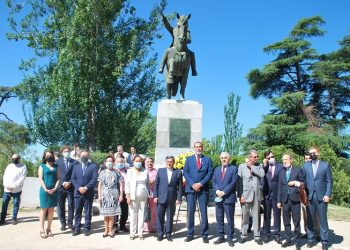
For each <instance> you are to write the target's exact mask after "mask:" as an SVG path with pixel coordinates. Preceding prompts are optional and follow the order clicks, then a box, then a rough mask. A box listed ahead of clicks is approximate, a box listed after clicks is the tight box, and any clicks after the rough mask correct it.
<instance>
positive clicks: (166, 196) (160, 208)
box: [153, 156, 182, 241]
mask: <svg viewBox="0 0 350 250" xmlns="http://www.w3.org/2000/svg"><path fill="white" fill-rule="evenodd" d="M165 162H166V168H159V169H158V172H157V176H156V179H155V182H154V190H153V197H154V198H155V199H154V201H155V202H157V234H158V237H157V240H158V241H161V240H163V235H164V217H165V213H166V227H165V234H166V238H167V240H168V241H173V240H172V238H171V233H172V231H173V221H174V214H175V209H176V205H178V204H180V201H181V199H182V172H181V170H178V169H173V166H174V164H175V158H174V156H167V157H166V158H165ZM175 204H176V205H175Z"/></svg>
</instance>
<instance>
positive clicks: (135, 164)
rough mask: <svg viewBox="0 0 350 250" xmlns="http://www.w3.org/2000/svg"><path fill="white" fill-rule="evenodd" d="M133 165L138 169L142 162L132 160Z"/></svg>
mask: <svg viewBox="0 0 350 250" xmlns="http://www.w3.org/2000/svg"><path fill="white" fill-rule="evenodd" d="M134 167H135V168H137V169H140V168H141V167H142V162H134Z"/></svg>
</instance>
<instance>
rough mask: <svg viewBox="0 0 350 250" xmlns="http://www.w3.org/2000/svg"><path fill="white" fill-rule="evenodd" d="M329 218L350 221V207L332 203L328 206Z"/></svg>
mask: <svg viewBox="0 0 350 250" xmlns="http://www.w3.org/2000/svg"><path fill="white" fill-rule="evenodd" d="M328 218H329V219H331V220H339V221H350V208H347V207H340V206H336V205H333V204H330V205H329V206H328Z"/></svg>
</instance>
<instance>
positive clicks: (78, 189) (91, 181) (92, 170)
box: [72, 150, 98, 236]
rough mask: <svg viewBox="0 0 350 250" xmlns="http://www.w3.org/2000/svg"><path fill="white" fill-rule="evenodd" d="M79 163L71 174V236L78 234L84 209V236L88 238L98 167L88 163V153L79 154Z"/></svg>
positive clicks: (84, 151)
mask: <svg viewBox="0 0 350 250" xmlns="http://www.w3.org/2000/svg"><path fill="white" fill-rule="evenodd" d="M80 159H81V163H79V164H77V165H75V167H74V168H73V172H72V183H73V186H74V203H75V204H74V205H75V216H74V219H75V223H74V231H73V236H76V235H78V234H80V227H81V216H82V212H83V208H84V212H85V223H84V235H85V236H89V235H90V230H91V216H92V202H93V200H94V188H95V185H96V182H97V176H98V173H97V172H98V166H97V165H96V164H94V163H90V162H89V152H88V151H86V150H83V151H81V152H80Z"/></svg>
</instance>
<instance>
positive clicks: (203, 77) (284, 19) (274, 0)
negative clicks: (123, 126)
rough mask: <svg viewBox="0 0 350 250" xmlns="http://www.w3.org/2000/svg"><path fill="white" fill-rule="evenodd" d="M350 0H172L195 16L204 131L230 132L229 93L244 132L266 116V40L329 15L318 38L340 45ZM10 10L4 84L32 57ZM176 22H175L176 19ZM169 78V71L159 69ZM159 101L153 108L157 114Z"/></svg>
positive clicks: (144, 10)
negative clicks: (252, 75)
mask: <svg viewBox="0 0 350 250" xmlns="http://www.w3.org/2000/svg"><path fill="white" fill-rule="evenodd" d="M132 2H133V3H134V4H135V6H136V8H137V12H138V13H139V14H140V15H141V16H144V17H146V16H147V15H148V13H149V10H150V9H151V7H152V6H153V5H154V4H155V3H158V2H159V1H155V0H147V1H141V0H134V1H132ZM349 10H350V1H348V0H335V1H334V0H333V1H332V0H322V1H316V0H294V1H281V0H266V1H260V0H247V1H233V0H222V1H208V0H207V1H203V0H202V1H199V0H197V1H196V0H192V1H188V0H187V1H186V0H169V1H168V6H167V8H166V11H165V14H169V13H170V12H174V11H177V12H179V13H180V14H181V15H183V14H189V13H191V14H192V17H191V19H190V21H189V25H190V29H191V36H192V44H190V45H189V48H190V49H191V50H192V51H194V52H195V54H196V59H197V71H198V74H199V75H198V76H197V77H192V76H189V80H188V84H187V89H186V91H187V94H186V99H188V100H196V101H199V102H200V103H202V104H203V137H206V138H211V137H213V136H215V135H216V134H220V133H223V132H224V105H225V104H226V103H227V96H228V94H229V93H230V92H234V93H235V94H238V95H239V96H241V98H242V99H241V104H240V110H239V116H238V120H239V122H240V123H241V124H243V131H244V134H246V133H247V132H248V130H249V129H250V128H253V127H255V126H256V125H257V124H258V123H259V122H260V121H261V120H262V116H263V115H264V114H266V113H268V112H269V109H270V107H269V103H268V100H266V99H258V100H254V99H252V98H251V97H250V96H249V94H248V92H249V86H248V83H247V80H246V74H247V73H248V72H249V70H251V69H253V68H261V67H262V66H263V65H264V64H266V63H268V62H269V61H271V60H272V59H273V56H272V55H267V54H264V53H263V51H262V49H263V47H264V46H266V45H269V44H271V43H274V42H276V41H280V40H282V39H283V38H285V37H286V36H287V35H288V34H289V31H290V30H291V29H292V27H293V26H294V25H295V24H296V23H297V21H298V20H300V19H301V18H305V17H311V16H314V15H320V16H322V17H323V18H324V20H325V21H326V24H325V25H324V26H323V28H324V29H325V30H326V31H327V33H326V35H325V36H324V37H322V38H317V39H314V41H313V45H314V47H315V48H316V49H317V50H318V51H319V52H321V53H322V52H330V51H333V50H336V49H337V48H338V47H339V45H338V43H337V41H339V40H341V39H342V38H343V37H344V36H345V35H347V34H350V33H349V28H350V15H349ZM7 14H8V10H7V9H6V6H5V4H4V1H1V3H0V54H1V60H0V69H1V78H0V79H1V80H0V85H5V86H13V85H16V84H17V83H18V82H20V81H21V79H22V76H23V75H22V73H21V72H20V71H19V70H18V65H19V64H20V61H21V58H28V56H29V55H30V53H31V52H30V51H29V50H28V49H27V48H26V47H25V45H24V44H23V43H18V42H17V43H16V42H13V41H8V40H7V39H6V36H5V34H6V32H7V31H8V24H7V21H6V18H7ZM172 24H173V25H174V23H172ZM163 31H164V36H163V38H162V40H159V41H157V42H156V44H155V46H154V50H155V52H157V53H158V54H159V57H161V56H162V54H163V51H164V50H165V49H166V48H167V47H168V46H169V44H170V43H171V37H170V34H168V33H167V31H166V30H165V28H164V29H163ZM159 78H160V79H162V80H163V76H162V75H159ZM156 106H157V104H154V105H153V107H152V110H151V112H152V113H153V114H154V115H155V114H156ZM2 111H3V112H5V113H6V114H8V115H9V116H10V118H11V119H13V120H14V121H16V122H19V123H22V124H23V123H24V116H23V112H22V108H21V105H20V103H19V102H18V101H16V100H11V101H9V102H8V103H6V104H5V105H4V106H3V107H2Z"/></svg>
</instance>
